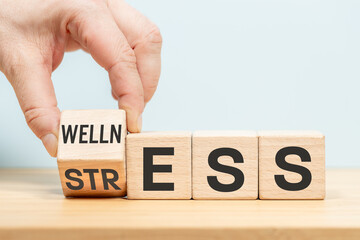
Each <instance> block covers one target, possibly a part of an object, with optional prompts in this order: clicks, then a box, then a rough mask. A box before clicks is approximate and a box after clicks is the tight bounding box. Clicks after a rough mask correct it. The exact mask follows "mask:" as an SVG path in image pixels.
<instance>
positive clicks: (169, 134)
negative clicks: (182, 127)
mask: <svg viewBox="0 0 360 240" xmlns="http://www.w3.org/2000/svg"><path fill="white" fill-rule="evenodd" d="M189 136H190V137H191V136H192V133H191V132H190V131H159V132H141V133H132V134H129V135H128V136H126V141H132V140H133V139H134V141H136V139H156V138H159V139H161V140H163V139H172V138H184V137H185V138H188V137H189Z"/></svg>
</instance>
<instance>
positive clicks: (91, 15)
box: [0, 0, 162, 157]
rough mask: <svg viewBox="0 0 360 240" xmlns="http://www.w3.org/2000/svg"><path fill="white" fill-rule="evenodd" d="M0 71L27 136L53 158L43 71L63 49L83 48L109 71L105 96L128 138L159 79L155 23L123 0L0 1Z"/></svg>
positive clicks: (52, 110)
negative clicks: (122, 117)
mask: <svg viewBox="0 0 360 240" xmlns="http://www.w3.org/2000/svg"><path fill="white" fill-rule="evenodd" d="M0 5H1V7H0V70H1V71H2V72H3V73H4V74H5V76H6V77H7V79H8V80H9V82H10V83H11V85H12V86H13V88H14V90H15V93H16V96H17V98H18V100H19V104H20V107H21V109H22V111H23V113H24V115H25V119H26V122H27V124H28V125H29V127H30V128H31V130H32V131H33V132H34V133H35V135H36V136H37V137H38V138H40V139H41V140H42V142H43V144H44V146H45V148H46V150H47V151H48V152H49V154H50V155H51V156H53V157H55V156H56V154H57V136H58V127H59V120H60V110H59V109H58V107H57V100H56V97H55V92H54V88H53V84H52V81H51V73H52V72H53V71H54V70H55V69H56V68H57V66H59V64H60V63H61V61H62V58H63V55H64V52H65V51H74V50H77V49H80V48H81V49H83V50H84V51H87V52H89V53H90V54H91V56H92V57H93V58H94V59H95V61H96V62H97V63H98V64H99V65H101V66H102V67H103V68H105V69H106V70H107V71H108V73H109V78H110V83H111V87H112V95H113V97H114V98H115V99H116V100H118V105H119V108H121V109H124V110H125V111H126V113H127V126H128V130H129V131H130V132H140V131H141V125H142V118H141V114H142V112H143V110H144V107H145V104H146V103H147V102H148V101H149V100H150V99H151V97H152V96H153V94H154V92H155V90H156V87H157V83H158V79H159V76H160V64H161V63H160V51H161V43H162V38H161V35H160V32H159V30H158V28H157V27H156V25H154V24H153V23H152V22H150V21H149V20H148V19H147V18H146V17H145V16H143V15H142V14H140V13H139V12H138V11H136V10H135V9H134V8H132V7H131V6H129V5H128V4H127V3H125V2H124V1H123V0H76V1H73V0H46V1H43V0H32V1H27V0H0Z"/></svg>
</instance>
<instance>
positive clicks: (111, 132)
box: [57, 110, 127, 197]
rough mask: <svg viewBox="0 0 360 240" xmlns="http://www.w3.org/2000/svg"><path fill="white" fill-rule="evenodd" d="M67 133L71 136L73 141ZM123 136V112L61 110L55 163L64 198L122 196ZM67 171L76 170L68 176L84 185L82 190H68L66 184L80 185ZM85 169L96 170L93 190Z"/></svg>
mask: <svg viewBox="0 0 360 240" xmlns="http://www.w3.org/2000/svg"><path fill="white" fill-rule="evenodd" d="M70 127H71V129H70ZM70 130H71V131H70ZM75 130H76V131H75ZM70 133H72V136H74V138H73V139H71V134H70ZM69 134H70V135H69ZM74 134H75V135H74ZM126 134H127V129H126V114H125V111H123V110H71V111H63V112H62V113H61V120H60V130H59V146H58V161H57V162H58V168H59V174H60V178H61V183H62V187H63V192H64V195H65V196H67V197H115V196H118V197H119V196H125V194H126V168H125V136H126ZM69 169H75V170H78V171H79V173H76V172H71V173H70V174H69V176H70V177H76V178H79V179H81V181H82V182H83V184H84V186H83V187H82V188H81V189H79V190H74V189H71V188H69V185H68V184H71V186H79V184H80V183H78V182H77V181H74V180H73V179H69V177H66V175H65V172H66V171H67V170H69ZM85 169H95V170H96V171H97V172H96V173H93V176H94V177H93V178H94V181H95V184H94V186H95V187H94V186H93V187H91V183H90V180H91V177H90V174H89V173H87V172H86V171H87V170H85ZM84 170H85V172H84ZM103 171H105V172H104V174H103ZM80 174H81V175H80ZM103 175H105V178H104V176H103ZM108 179H114V181H112V182H113V184H115V185H112V184H109V183H108V181H107V180H108ZM116 186H117V187H118V188H117V187H116Z"/></svg>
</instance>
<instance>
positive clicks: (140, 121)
mask: <svg viewBox="0 0 360 240" xmlns="http://www.w3.org/2000/svg"><path fill="white" fill-rule="evenodd" d="M137 127H138V131H139V132H141V129H142V115H140V116H139V117H138V120H137Z"/></svg>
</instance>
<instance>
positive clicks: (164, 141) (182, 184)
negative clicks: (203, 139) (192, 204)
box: [126, 132, 191, 199]
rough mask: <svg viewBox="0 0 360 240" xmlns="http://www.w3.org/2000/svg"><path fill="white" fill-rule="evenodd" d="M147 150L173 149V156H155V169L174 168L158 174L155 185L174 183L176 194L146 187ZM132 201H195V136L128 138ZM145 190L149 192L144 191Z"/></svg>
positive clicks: (157, 134) (171, 134)
mask: <svg viewBox="0 0 360 240" xmlns="http://www.w3.org/2000/svg"><path fill="white" fill-rule="evenodd" d="M144 148H173V151H174V152H173V155H169V154H167V155H162V156H160V155H154V156H153V165H171V172H154V173H153V174H152V176H153V180H152V182H154V183H173V190H172V191H160V190H148V189H145V187H144ZM126 157H127V162H126V164H127V196H128V198H129V199H190V198H191V132H143V133H134V134H129V135H127V137H126ZM144 189H145V190H144Z"/></svg>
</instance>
